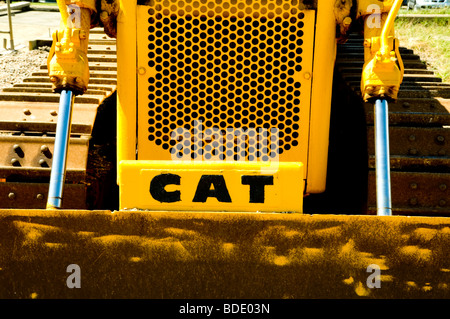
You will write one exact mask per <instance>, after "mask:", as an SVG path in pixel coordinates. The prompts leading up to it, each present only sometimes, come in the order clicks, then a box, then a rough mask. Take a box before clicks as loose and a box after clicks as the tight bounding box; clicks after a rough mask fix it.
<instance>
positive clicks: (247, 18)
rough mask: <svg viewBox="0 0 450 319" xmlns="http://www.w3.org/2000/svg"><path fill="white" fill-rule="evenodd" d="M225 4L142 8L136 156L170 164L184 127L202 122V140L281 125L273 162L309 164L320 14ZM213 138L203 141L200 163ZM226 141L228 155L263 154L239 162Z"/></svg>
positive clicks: (196, 153) (265, 3) (197, 153)
mask: <svg viewBox="0 0 450 319" xmlns="http://www.w3.org/2000/svg"><path fill="white" fill-rule="evenodd" d="M218 3H220V2H217V3H216V2H215V1H208V2H207V3H205V4H204V5H201V6H200V7H199V8H193V7H191V6H189V5H188V4H187V3H186V4H184V2H177V3H175V4H173V3H169V2H166V1H155V2H154V5H152V6H138V9H137V11H138V13H137V15H138V19H137V21H138V22H137V24H138V25H137V33H138V35H137V43H138V54H137V56H138V65H137V67H138V74H139V75H138V159H139V160H157V159H158V160H168V159H171V158H172V156H171V155H172V154H171V153H170V150H171V149H172V147H173V146H174V145H175V144H176V142H180V140H179V139H182V138H183V137H182V136H180V135H179V134H178V135H177V136H171V134H173V133H176V131H177V129H181V130H183V131H184V132H186V131H188V132H190V133H191V134H190V135H189V136H188V138H187V139H190V138H191V137H192V136H193V135H194V134H193V133H192V131H193V129H195V128H194V124H193V122H194V121H198V122H199V121H202V123H201V125H202V128H203V133H204V135H209V136H211V135H214V134H208V133H207V131H208V130H209V131H211V130H212V131H213V132H216V133H218V134H219V135H221V136H220V138H222V137H223V138H225V130H226V129H233V130H234V129H236V128H237V129H239V128H242V129H246V128H248V127H254V128H255V129H257V128H263V127H264V128H267V130H268V131H270V129H271V128H279V131H280V133H281V134H280V135H279V140H280V144H279V150H280V154H279V156H278V155H277V156H276V160H279V161H283V162H284V161H286V162H303V163H305V165H306V164H307V157H308V155H307V152H308V138H309V112H310V94H311V77H312V62H313V48H314V28H315V11H314V10H298V9H297V7H295V6H294V5H292V4H290V3H288V2H283V4H277V3H278V2H275V1H263V2H261V3H258V4H257V5H254V4H247V3H246V2H245V1H234V2H223V3H220V4H218ZM188 12H189V15H188ZM218 12H219V13H220V14H218ZM202 15H203V17H201V16H202ZM189 17H191V18H189ZM291 21H292V22H291ZM149 30H152V31H151V32H149ZM196 32H198V34H196ZM188 33H189V35H187V34H188ZM330 36H331V37H332V36H333V35H330ZM149 48H150V49H149ZM149 57H150V58H149ZM327 72H330V70H327ZM219 130H222V131H221V132H219ZM222 135H223V136H222ZM216 140H217V139H216ZM185 141H186V142H187V143H189V141H187V140H186V139H185ZM213 142H214V139H212V138H209V139H208V138H206V140H204V143H203V145H200V147H198V148H197V149H196V150H195V151H193V152H192V153H193V154H192V156H193V158H195V159H198V157H197V156H200V157H201V156H202V155H203V157H205V153H208V152H209V151H208V148H210V149H212V148H213V147H212V145H211V144H212V143H213ZM227 142H228V141H227ZM224 144H225V145H224V146H225V147H224V150H223V155H224V157H223V159H225V157H226V160H229V159H230V157H233V158H234V160H236V157H237V158H238V160H239V158H240V159H241V160H242V159H243V160H249V157H248V156H250V157H252V158H253V159H255V158H257V157H258V155H257V154H256V152H257V150H256V148H251V147H250V146H251V145H248V144H247V145H246V146H244V150H245V151H246V152H247V154H246V155H244V156H242V155H240V154H239V153H237V152H235V151H234V146H231V147H228V146H227V143H224ZM185 149H186V148H185ZM216 149H217V148H216ZM201 150H202V151H203V154H201ZM272 150H273V149H272V148H271V151H272ZM220 152H221V153H222V151H220ZM229 152H231V155H228V154H229ZM243 157H245V158H243Z"/></svg>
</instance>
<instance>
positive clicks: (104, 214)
mask: <svg viewBox="0 0 450 319" xmlns="http://www.w3.org/2000/svg"><path fill="white" fill-rule="evenodd" d="M0 228H1V231H0V234H1V235H0V263H1V264H0V266H1V270H0V278H1V282H2V284H1V285H0V298H44V299H46V298H58V299H60V298H68V299H72V298H74V299H78V298H107V299H110V298H146V299H147V298H148V299H173V298H176V299H185V298H189V299H191V298H192V299H193V298H202V299H203V298H204V299H215V298H224V299H227V298H251V299H253V298H255V299H261V298H272V299H281V298H295V299H302V298H448V297H450V258H449V257H450V256H449V255H450V251H449V250H448V249H447V247H449V246H450V221H449V220H448V218H443V217H442V218H441V217H435V218H430V217H404V216H362V215H353V216H352V215H347V216H342V215H340V216H339V215H303V214H271V213H196V212H189V213H188V212H162V211H158V212H157V211H154V212H147V211H146V212H143V211H86V210H80V211H75V210H58V211H49V210H0Z"/></svg>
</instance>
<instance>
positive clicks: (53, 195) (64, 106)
mask: <svg viewBox="0 0 450 319" xmlns="http://www.w3.org/2000/svg"><path fill="white" fill-rule="evenodd" d="M74 99H75V95H74V94H73V92H72V91H70V90H63V91H62V92H61V96H60V99H59V114H58V123H57V126H56V136H55V146H54V149H53V161H52V170H51V174H50V186H49V190H48V197H47V209H57V208H61V205H62V197H63V188H64V182H65V179H66V164H67V151H68V147H69V138H70V130H71V125H72V109H73V103H74Z"/></svg>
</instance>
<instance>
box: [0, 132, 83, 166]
mask: <svg viewBox="0 0 450 319" xmlns="http://www.w3.org/2000/svg"><path fill="white" fill-rule="evenodd" d="M54 142H55V138H54V137H40V136H27V135H23V136H22V135H18V136H15V135H0V154H2V158H1V160H2V161H1V162H0V166H1V167H8V166H9V167H28V168H36V167H46V168H50V167H51V166H52V162H53V146H54ZM69 147H70V149H71V152H70V153H69V154H68V158H67V169H85V168H86V165H87V157H88V148H89V136H81V137H78V138H76V137H72V138H71V139H70V140H69Z"/></svg>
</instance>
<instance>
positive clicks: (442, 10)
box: [398, 7, 450, 14]
mask: <svg viewBox="0 0 450 319" xmlns="http://www.w3.org/2000/svg"><path fill="white" fill-rule="evenodd" d="M398 14H450V7H446V8H435V9H416V10H408V9H406V7H403V8H401V9H400V11H399V12H398Z"/></svg>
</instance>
